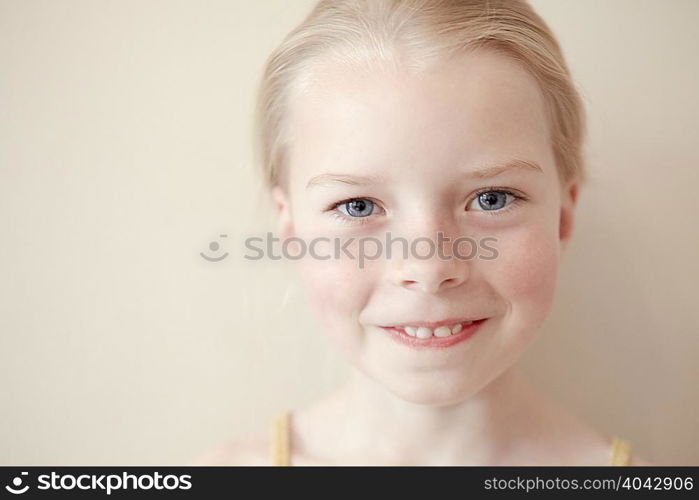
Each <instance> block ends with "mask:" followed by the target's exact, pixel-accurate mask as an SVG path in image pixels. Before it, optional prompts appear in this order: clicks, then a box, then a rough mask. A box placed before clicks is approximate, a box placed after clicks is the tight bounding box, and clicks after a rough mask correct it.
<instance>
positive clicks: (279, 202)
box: [272, 186, 294, 241]
mask: <svg viewBox="0 0 699 500" xmlns="http://www.w3.org/2000/svg"><path fill="white" fill-rule="evenodd" d="M272 198H273V200H274V211H275V212H276V214H277V220H278V226H277V227H278V232H279V238H280V239H281V240H282V241H284V240H286V239H288V238H290V237H292V236H293V235H294V225H293V221H292V219H291V205H290V202H289V197H288V196H287V194H286V193H285V192H284V190H283V189H282V188H281V187H279V186H275V187H274V188H272Z"/></svg>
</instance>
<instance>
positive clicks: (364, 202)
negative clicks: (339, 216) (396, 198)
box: [337, 198, 374, 217]
mask: <svg viewBox="0 0 699 500" xmlns="http://www.w3.org/2000/svg"><path fill="white" fill-rule="evenodd" d="M337 208H338V209H339V210H340V212H342V213H343V214H345V215H347V216H349V217H368V216H370V215H371V214H372V213H373V212H374V202H373V201H371V200H368V199H366V198H354V199H351V200H347V201H345V202H342V203H340V204H339V205H338V206H337Z"/></svg>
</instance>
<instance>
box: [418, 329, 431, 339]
mask: <svg viewBox="0 0 699 500" xmlns="http://www.w3.org/2000/svg"><path fill="white" fill-rule="evenodd" d="M415 333H416V335H417V338H419V339H428V338H430V337H431V336H432V330H430V329H429V328H426V327H424V326H421V327H420V328H418V329H417V332H415Z"/></svg>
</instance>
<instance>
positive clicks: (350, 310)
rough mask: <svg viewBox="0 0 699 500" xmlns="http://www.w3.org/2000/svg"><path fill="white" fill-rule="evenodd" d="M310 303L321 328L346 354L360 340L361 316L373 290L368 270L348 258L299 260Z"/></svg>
mask: <svg viewBox="0 0 699 500" xmlns="http://www.w3.org/2000/svg"><path fill="white" fill-rule="evenodd" d="M299 264H300V266H299V274H300V276H301V279H302V281H303V284H304V289H305V291H306V295H307V298H308V302H309V306H310V307H311V310H312V312H313V314H314V317H315V318H316V320H317V321H318V323H319V326H320V327H321V329H322V330H323V331H324V332H325V333H327V334H328V335H330V337H331V338H332V340H333V341H334V342H335V343H336V344H338V347H340V349H341V350H342V351H344V352H346V353H348V352H352V351H354V350H356V347H357V346H358V343H359V342H360V341H361V339H360V335H361V326H360V324H359V321H358V318H359V313H360V312H361V311H362V309H363V308H364V306H365V305H366V302H367V301H368V300H369V296H370V293H371V286H372V285H371V280H370V279H368V271H367V269H364V270H361V269H359V268H358V265H357V263H356V261H351V260H347V259H334V258H332V259H329V260H314V259H305V260H303V261H299Z"/></svg>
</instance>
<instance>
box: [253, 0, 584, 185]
mask: <svg viewBox="0 0 699 500" xmlns="http://www.w3.org/2000/svg"><path fill="white" fill-rule="evenodd" d="M476 48H489V49H493V50H496V51H498V52H499V53H503V54H505V55H507V56H510V57H513V58H515V59H516V60H518V61H520V62H521V63H522V64H523V66H524V67H525V68H526V69H528V70H529V72H530V73H531V74H532V75H533V76H534V77H535V78H536V80H537V81H538V83H539V85H540V88H541V90H542V92H543V95H544V100H545V103H546V108H547V110H546V111H547V114H548V117H549V120H550V122H549V123H550V125H551V126H550V129H551V146H552V148H553V153H554V159H555V161H556V166H557V168H558V172H559V177H560V178H561V180H562V181H567V180H570V179H571V178H574V177H576V178H577V179H578V180H580V181H583V180H584V178H585V175H584V164H583V154H582V146H583V140H584V134H585V111H584V107H583V105H582V101H581V99H580V96H579V94H578V92H577V90H576V88H575V86H574V84H573V81H572V78H571V75H570V72H569V70H568V67H567V65H566V63H565V60H564V58H563V54H562V52H561V49H560V47H559V45H558V42H557V41H556V39H555V37H554V35H553V33H552V32H551V30H550V29H549V27H548V26H547V25H546V23H545V22H544V20H543V19H542V18H541V17H540V16H539V15H538V14H537V13H536V12H534V10H533V9H532V7H531V6H530V5H529V4H528V3H527V1H526V0H320V1H319V2H318V3H317V4H316V6H315V7H314V8H313V10H312V11H311V12H310V14H309V15H308V16H307V17H306V19H305V20H304V21H303V22H302V23H301V24H300V25H298V26H297V27H296V28H295V29H294V30H292V31H291V33H289V34H288V35H287V36H286V38H285V39H284V40H283V42H282V43H281V44H280V45H279V47H277V48H276V50H274V52H273V53H272V54H271V55H270V56H269V58H268V59H267V62H266V65H265V67H264V71H263V74H262V79H261V81H260V86H259V90H258V97H257V107H256V115H255V142H256V144H255V155H256V161H257V163H258V164H259V165H260V166H261V167H262V170H263V172H264V178H265V183H266V184H267V186H268V187H274V186H278V185H284V184H285V182H284V180H283V175H284V173H285V172H286V171H287V170H288V166H287V165H286V154H285V152H286V149H287V140H288V139H287V134H286V132H285V126H286V120H285V118H286V116H287V115H288V106H289V103H290V102H291V99H293V96H294V94H295V92H298V91H299V89H301V88H302V87H303V85H304V82H306V81H307V79H308V78H309V76H310V74H312V69H313V68H312V66H313V64H316V63H319V62H322V61H326V60H335V61H340V62H342V63H347V64H348V65H349V64H355V63H365V64H368V65H372V64H384V65H386V64H388V65H394V66H395V67H399V66H400V67H402V68H404V69H407V70H412V71H421V70H425V69H427V68H429V66H430V65H432V64H435V63H439V62H442V61H445V60H447V59H449V58H450V57H452V56H454V55H458V54H459V53H460V52H464V51H467V50H470V49H476Z"/></svg>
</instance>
